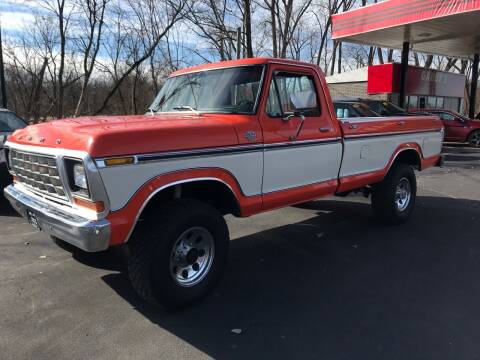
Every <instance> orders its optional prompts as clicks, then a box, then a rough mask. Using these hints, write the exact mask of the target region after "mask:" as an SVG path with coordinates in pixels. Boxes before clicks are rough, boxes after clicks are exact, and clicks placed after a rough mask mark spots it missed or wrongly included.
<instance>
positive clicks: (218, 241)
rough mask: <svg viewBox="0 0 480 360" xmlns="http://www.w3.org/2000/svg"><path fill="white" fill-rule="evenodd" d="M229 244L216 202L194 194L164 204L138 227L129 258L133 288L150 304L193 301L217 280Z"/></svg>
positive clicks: (180, 304)
mask: <svg viewBox="0 0 480 360" xmlns="http://www.w3.org/2000/svg"><path fill="white" fill-rule="evenodd" d="M228 246H229V235H228V228H227V225H226V223H225V220H224V218H223V217H222V215H221V214H220V213H219V212H218V211H217V210H216V209H215V208H214V207H212V206H210V205H208V204H205V203H202V202H200V201H197V200H190V199H181V200H176V201H173V202H171V203H168V204H165V205H164V206H162V207H161V208H160V209H159V211H158V212H156V213H155V214H152V215H151V216H150V217H148V218H147V219H146V221H144V223H142V224H141V227H140V228H139V229H136V230H135V236H134V238H133V239H132V244H131V256H130V259H129V263H128V272H129V276H130V280H131V282H132V285H133V288H134V289H135V290H136V291H137V293H138V294H139V295H140V296H141V297H142V298H143V299H144V300H146V301H147V302H149V303H151V304H155V305H162V306H164V307H166V308H168V309H175V308H181V307H185V306H187V305H190V304H192V303H194V302H196V301H199V300H200V299H202V298H203V297H204V296H206V295H207V294H208V293H209V292H210V291H211V290H212V289H213V288H214V286H215V285H216V283H217V281H218V280H219V278H220V275H221V274H222V272H223V270H224V267H225V262H226V258H227V253H228Z"/></svg>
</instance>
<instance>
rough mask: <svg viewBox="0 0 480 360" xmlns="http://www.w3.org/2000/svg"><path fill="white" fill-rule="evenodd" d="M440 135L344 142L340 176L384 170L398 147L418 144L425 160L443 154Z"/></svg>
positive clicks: (349, 140) (397, 136)
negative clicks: (406, 144)
mask: <svg viewBox="0 0 480 360" xmlns="http://www.w3.org/2000/svg"><path fill="white" fill-rule="evenodd" d="M442 141H443V134H442V133H441V132H440V131H432V132H423V133H409V134H399V135H394V136H375V137H367V138H358V139H356V138H349V139H345V150H344V155H343V162H342V169H341V171H340V177H345V176H351V175H356V174H362V173H367V172H371V171H376V170H381V169H384V168H385V167H386V166H387V164H388V162H389V161H390V159H391V158H392V156H393V155H394V152H395V151H396V150H397V149H398V147H399V146H400V145H401V144H405V143H417V144H418V145H419V146H420V147H421V149H422V152H423V156H424V157H426V158H427V157H431V156H434V155H438V154H440V153H441V151H442Z"/></svg>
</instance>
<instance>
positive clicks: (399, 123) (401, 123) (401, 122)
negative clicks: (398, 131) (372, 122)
mask: <svg viewBox="0 0 480 360" xmlns="http://www.w3.org/2000/svg"><path fill="white" fill-rule="evenodd" d="M405 124H406V122H405V121H399V122H397V125H399V126H401V125H405Z"/></svg>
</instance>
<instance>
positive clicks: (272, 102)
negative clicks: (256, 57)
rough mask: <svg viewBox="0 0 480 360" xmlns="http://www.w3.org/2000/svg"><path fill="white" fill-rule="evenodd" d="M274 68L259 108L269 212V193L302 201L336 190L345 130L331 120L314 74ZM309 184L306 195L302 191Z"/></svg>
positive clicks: (264, 189)
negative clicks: (341, 134)
mask: <svg viewBox="0 0 480 360" xmlns="http://www.w3.org/2000/svg"><path fill="white" fill-rule="evenodd" d="M271 66H272V65H271ZM272 70H273V71H270V72H269V78H268V79H267V81H268V86H267V88H266V90H267V94H266V99H265V101H264V103H263V106H262V108H261V109H260V110H261V125H262V129H263V140H264V144H265V150H264V176H263V184H262V192H263V194H264V207H266V208H267V207H271V205H272V204H269V199H271V197H269V194H270V195H271V194H276V195H279V194H282V195H279V196H283V198H282V199H283V201H284V202H289V201H291V202H297V201H299V200H300V199H299V198H296V197H298V196H300V197H301V196H305V197H311V198H313V197H314V196H315V195H316V194H315V191H317V192H319V193H318V195H319V196H320V195H322V194H321V193H320V192H322V191H324V192H331V191H334V189H335V187H336V185H337V177H338V170H339V167H340V161H341V154H342V145H341V142H340V130H339V127H338V126H335V124H334V123H333V119H332V117H331V116H330V112H329V109H328V107H327V102H326V99H325V97H324V96H323V92H322V91H320V90H321V89H322V84H321V83H320V82H319V79H318V75H317V74H316V72H315V70H314V69H311V68H308V67H305V68H302V70H301V71H299V67H297V66H296V67H291V66H286V65H280V64H279V65H274V66H273V69H272ZM309 185H311V186H310V187H308V186H309ZM305 186H307V188H305V189H304V190H305V191H301V192H299V191H298V189H299V188H301V187H305ZM295 190H297V191H295ZM309 191H313V193H309ZM295 193H296V194H295ZM312 195H313V196H312Z"/></svg>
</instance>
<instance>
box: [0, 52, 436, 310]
mask: <svg viewBox="0 0 480 360" xmlns="http://www.w3.org/2000/svg"><path fill="white" fill-rule="evenodd" d="M443 136H444V129H443V126H442V123H441V121H440V120H439V119H438V118H437V117H433V116H408V117H388V118H379V117H376V118H346V119H342V120H341V121H340V120H339V119H337V117H336V115H335V112H334V108H333V104H332V101H331V98H330V94H329V92H328V89H327V86H326V83H325V79H324V75H323V74H322V72H321V70H320V68H319V67H317V66H315V65H311V64H306V63H302V62H297V61H290V60H280V59H270V58H257V59H245V60H238V61H226V62H221V63H214V64H208V65H202V66H197V67H192V68H188V69H184V70H180V71H177V72H174V73H173V74H172V75H171V76H170V77H169V78H168V79H167V80H166V82H165V84H164V86H163V88H162V89H161V91H160V93H159V94H158V96H157V97H156V98H155V100H154V101H153V103H152V105H151V107H150V108H149V109H148V112H147V113H146V114H145V115H139V116H98V117H83V118H75V119H65V120H59V121H53V122H50V123H44V124H40V125H34V126H28V127H27V128H25V129H22V130H18V131H16V132H15V133H14V134H12V135H11V136H10V138H9V139H8V142H7V143H6V151H7V160H8V165H9V169H10V172H11V174H12V175H13V177H14V184H13V185H11V186H9V187H7V188H6V189H5V191H4V192H5V196H6V197H7V199H8V200H9V201H10V202H11V204H12V205H13V207H14V208H15V209H16V210H17V211H18V212H19V213H20V214H22V215H23V216H24V217H25V218H26V219H28V221H29V222H30V223H31V224H32V225H33V226H34V227H35V228H37V229H38V230H42V231H45V232H46V233H48V234H50V235H51V236H52V237H54V238H57V239H61V240H63V241H66V242H68V243H70V244H73V245H75V246H77V247H79V248H81V249H83V250H85V251H89V252H95V251H102V250H105V249H107V248H109V247H112V246H115V245H120V244H128V246H129V247H130V251H129V252H130V256H129V263H128V271H129V276H130V279H131V282H132V285H133V287H134V288H135V290H136V291H137V292H138V294H139V295H140V296H141V297H142V298H144V299H145V300H147V301H148V302H151V303H154V304H160V305H163V306H164V307H167V308H177V307H182V306H186V305H188V304H191V303H193V302H195V301H197V300H199V299H200V298H202V297H203V296H205V295H206V294H208V293H209V291H211V290H212V288H213V287H214V285H215V284H216V282H217V280H218V279H219V277H220V275H221V273H222V271H223V269H224V266H225V261H226V258H227V252H228V247H229V233H228V228H227V225H226V223H225V220H224V218H223V215H225V214H233V215H235V216H240V217H247V216H250V215H254V214H258V213H260V212H264V211H268V210H272V209H276V208H280V207H284V206H289V205H292V204H296V203H302V202H306V201H309V200H313V199H318V198H321V197H326V196H331V195H344V194H346V193H348V192H351V191H361V192H363V193H364V194H367V195H371V201H372V208H373V213H374V214H375V215H376V216H377V217H378V218H379V219H380V220H381V221H383V222H386V223H391V224H398V223H402V222H404V221H406V220H407V219H408V218H409V217H410V215H411V214H412V211H413V208H414V205H415V197H416V180H415V173H414V170H424V169H425V168H428V167H430V166H434V165H438V164H439V163H440V160H441V156H440V152H441V145H442V140H443Z"/></svg>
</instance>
